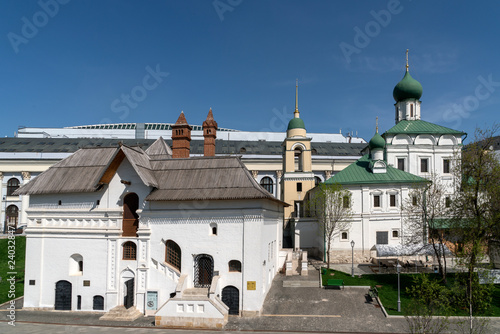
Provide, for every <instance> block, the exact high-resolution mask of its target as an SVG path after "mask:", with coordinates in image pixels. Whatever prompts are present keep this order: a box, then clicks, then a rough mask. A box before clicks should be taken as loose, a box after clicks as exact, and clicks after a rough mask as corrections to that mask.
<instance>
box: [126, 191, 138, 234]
mask: <svg viewBox="0 0 500 334" xmlns="http://www.w3.org/2000/svg"><path fill="white" fill-rule="evenodd" d="M137 209H139V196H137V194H134V193H130V194H128V195H126V196H125V197H124V198H123V225H122V236H124V237H137V229H138V227H139V215H138V214H137V212H136V211H137Z"/></svg>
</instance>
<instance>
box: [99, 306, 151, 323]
mask: <svg viewBox="0 0 500 334" xmlns="http://www.w3.org/2000/svg"><path fill="white" fill-rule="evenodd" d="M141 316H143V314H142V312H141V311H139V310H138V309H136V308H135V307H134V306H132V307H130V308H128V309H126V308H125V306H116V307H114V308H112V309H111V310H109V312H107V313H106V314H104V315H103V316H102V317H100V318H99V320H107V321H134V320H135V319H137V318H139V317H141Z"/></svg>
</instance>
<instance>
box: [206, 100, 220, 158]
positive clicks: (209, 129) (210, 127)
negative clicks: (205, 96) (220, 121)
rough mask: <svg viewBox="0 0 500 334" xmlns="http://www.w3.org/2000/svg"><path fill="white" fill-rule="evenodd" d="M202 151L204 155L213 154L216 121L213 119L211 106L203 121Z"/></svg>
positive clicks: (210, 155) (212, 155)
mask: <svg viewBox="0 0 500 334" xmlns="http://www.w3.org/2000/svg"><path fill="white" fill-rule="evenodd" d="M203 137H205V143H204V145H203V153H204V155H205V156H206V157H214V156H215V138H217V122H216V121H215V120H214V115H213V114H212V108H210V110H209V111H208V115H207V119H206V120H205V122H203Z"/></svg>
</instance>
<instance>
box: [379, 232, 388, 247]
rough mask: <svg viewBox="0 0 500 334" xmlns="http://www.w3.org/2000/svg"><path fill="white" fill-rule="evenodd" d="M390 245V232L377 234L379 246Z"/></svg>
mask: <svg viewBox="0 0 500 334" xmlns="http://www.w3.org/2000/svg"><path fill="white" fill-rule="evenodd" d="M388 243H389V232H387V231H386V232H377V245H387V244H388Z"/></svg>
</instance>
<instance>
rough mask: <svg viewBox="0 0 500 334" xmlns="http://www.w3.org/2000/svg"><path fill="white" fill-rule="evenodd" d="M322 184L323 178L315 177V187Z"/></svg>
mask: <svg viewBox="0 0 500 334" xmlns="http://www.w3.org/2000/svg"><path fill="white" fill-rule="evenodd" d="M320 183H321V178H320V177H319V176H315V177H314V185H315V186H317V185H318V184H320Z"/></svg>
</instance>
